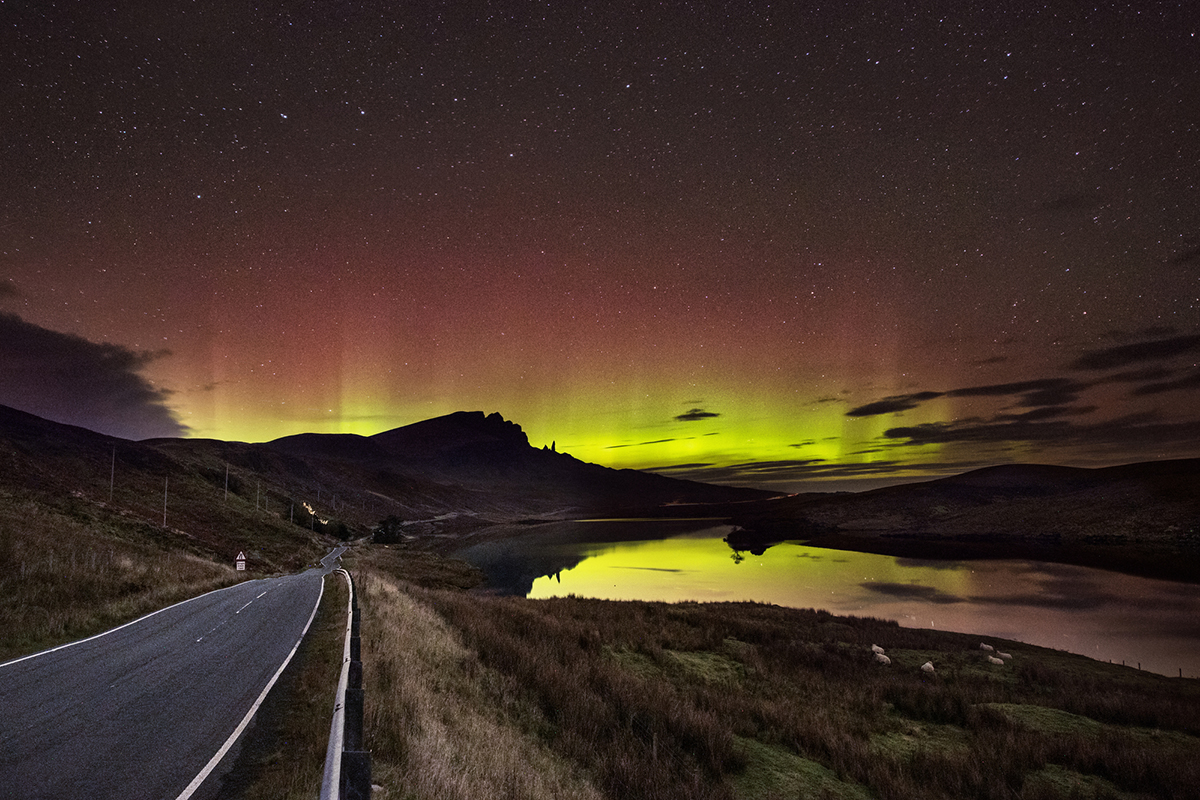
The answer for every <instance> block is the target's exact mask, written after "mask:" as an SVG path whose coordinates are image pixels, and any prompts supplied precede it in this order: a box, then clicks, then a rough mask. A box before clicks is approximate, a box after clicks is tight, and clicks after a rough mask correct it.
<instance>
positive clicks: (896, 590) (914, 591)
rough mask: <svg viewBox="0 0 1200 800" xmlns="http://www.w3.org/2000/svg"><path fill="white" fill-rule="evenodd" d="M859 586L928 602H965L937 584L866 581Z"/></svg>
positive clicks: (893, 595)
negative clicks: (936, 585) (944, 590)
mask: <svg viewBox="0 0 1200 800" xmlns="http://www.w3.org/2000/svg"><path fill="white" fill-rule="evenodd" d="M859 586H861V587H863V588H864V589H870V590H871V591H872V592H875V593H877V594H885V595H887V596H888V597H900V598H904V599H916V600H924V601H925V602H927V603H942V604H949V603H961V602H963V599H962V598H961V597H958V596H957V595H953V594H946V593H945V592H943V591H942V590H941V589H938V588H937V587H935V586H920V585H918V584H913V583H877V582H875V581H865V582H863V583H860V584H859Z"/></svg>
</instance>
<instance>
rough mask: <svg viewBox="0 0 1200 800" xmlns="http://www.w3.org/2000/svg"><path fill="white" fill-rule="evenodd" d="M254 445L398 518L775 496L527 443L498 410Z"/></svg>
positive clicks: (644, 508) (558, 514)
mask: <svg viewBox="0 0 1200 800" xmlns="http://www.w3.org/2000/svg"><path fill="white" fill-rule="evenodd" d="M255 447H259V448H262V449H264V450H269V451H273V452H276V453H281V454H287V455H289V456H292V457H295V458H300V459H303V460H304V461H306V462H307V463H308V464H309V465H310V466H311V467H312V468H314V469H317V470H319V471H320V472H321V473H322V474H323V475H325V476H328V477H329V479H330V480H331V481H332V480H333V477H334V476H336V477H337V481H336V482H337V483H339V484H341V485H343V486H347V487H358V488H359V489H360V490H366V491H368V492H370V493H371V494H372V495H373V496H375V497H376V498H377V500H378V503H376V505H377V506H378V507H380V508H381V509H382V510H387V511H388V512H389V514H394V515H398V516H400V517H402V518H404V519H412V520H421V519H429V518H431V517H434V516H437V515H444V514H456V515H459V516H462V515H470V516H475V517H481V518H488V519H490V520H491V521H511V520H514V519H522V518H526V517H542V518H566V517H573V516H581V515H626V514H631V513H652V512H653V511H654V509H656V508H658V507H661V506H664V505H668V504H682V503H688V504H695V503H706V504H717V503H736V502H746V501H752V500H759V499H763V498H767V497H771V496H774V495H773V494H772V493H770V492H764V491H760V490H757V489H742V488H735V487H728V486H716V485H712V484H705V483H697V482H695V481H685V480H677V479H674V478H665V477H663V476H660V475H654V474H651V473H646V472H638V471H636V470H615V469H610V468H608V467H602V466H599V465H596V464H589V463H587V462H584V461H580V460H578V459H576V458H574V457H573V456H570V455H567V454H566V453H559V452H555V451H553V450H549V449H544V448H543V449H538V448H535V447H532V446H531V445H530V444H529V438H528V436H526V434H525V432H524V431H523V430H521V426H520V425H518V424H516V423H514V422H511V421H509V420H506V419H504V418H503V417H502V416H501V415H500V414H498V413H494V414H490V415H487V416H485V415H484V414H483V412H481V411H470V412H468V411H460V412H457V413H454V414H448V415H446V416H443V417H437V418H434V419H429V420H424V421H422V422H417V423H414V424H412V425H406V426H404V427H402V428H396V429H394V430H390V431H385V432H383V433H378V434H375V435H373V436H349V435H332V434H311V433H310V434H301V435H299V436H288V437H284V438H282V439H277V440H275V441H272V442H267V443H266V444H263V445H255Z"/></svg>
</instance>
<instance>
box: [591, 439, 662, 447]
mask: <svg viewBox="0 0 1200 800" xmlns="http://www.w3.org/2000/svg"><path fill="white" fill-rule="evenodd" d="M673 441H675V440H674V439H655V440H654V441H651V442H636V443H634V444H610V445H609V446H608V447H606V448H604V449H605V450H619V449H621V448H622V447H642V446H644V445H648V444H666V443H667V442H673Z"/></svg>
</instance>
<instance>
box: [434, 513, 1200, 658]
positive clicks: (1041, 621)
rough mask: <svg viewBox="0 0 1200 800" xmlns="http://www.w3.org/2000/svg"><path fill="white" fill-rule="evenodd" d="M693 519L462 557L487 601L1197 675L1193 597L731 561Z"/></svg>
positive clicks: (936, 568)
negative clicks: (942, 636)
mask: <svg viewBox="0 0 1200 800" xmlns="http://www.w3.org/2000/svg"><path fill="white" fill-rule="evenodd" d="M730 530H731V528H730V527H729V526H727V525H717V524H714V523H712V522H703V521H662V520H655V521H613V520H606V521H598V522H570V523H557V524H554V525H544V526H538V527H537V528H534V529H532V530H531V531H530V532H529V533H528V534H524V535H521V536H518V537H515V538H511V539H505V540H503V541H498V542H488V543H485V544H480V545H475V546H473V547H468V548H465V549H463V550H461V551H459V552H458V553H456V555H457V556H458V557H460V558H464V559H466V560H467V561H470V562H472V563H474V564H476V565H477V566H479V567H480V568H482V569H483V570H484V571H485V572H486V573H487V574H488V577H489V582H490V584H491V585H492V586H494V587H496V588H497V589H498V590H499V591H501V592H505V593H508V594H521V595H525V596H528V597H533V598H539V597H556V596H565V595H568V594H574V595H578V596H582V597H598V598H605V599H610V600H665V601H680V600H699V601H730V600H754V601H759V602H765V603H775V604H777V605H782V606H791V607H794V608H821V609H826V610H828V611H830V612H831V613H834V614H853V615H858V616H871V617H879V618H883V619H893V620H896V621H897V622H899V623H900V624H901V625H905V626H908V627H928V628H937V629H940V630H950V631H961V632H966V633H977V634H979V635H980V636H981V637H988V636H996V637H1002V638H1005V639H1015V640H1017V641H1022V642H1027V643H1030V644H1036V645H1042V646H1045V647H1053V648H1057V649H1059V650H1068V651H1071V652H1074V653H1081V654H1083V655H1087V656H1091V657H1092V658H1096V659H1100V660H1103V661H1113V662H1115V663H1121V662H1124V663H1126V664H1129V665H1130V666H1136V665H1138V664H1139V663H1140V664H1141V667H1142V668H1143V669H1149V670H1153V671H1155V672H1160V673H1162V674H1164V675H1171V676H1177V675H1179V673H1180V670H1181V669H1182V671H1183V675H1184V676H1187V677H1200V586H1196V585H1192V584H1183V583H1175V582H1172V581H1159V580H1151V579H1148V578H1137V577H1132V576H1128V575H1121V574H1119V573H1114V572H1106V571H1104V570H1097V569H1089V568H1086V567H1074V566H1069V565H1063V564H1048V563H1044V562H1037V561H1021V560H1006V561H928V560H917V559H904V558H896V557H894V556H881V555H874V554H870V553H855V552H850V551H845V550H827V549H822V548H818V547H807V546H803V545H796V544H780V545H776V546H774V547H771V548H769V549H767V550H766V551H765V552H764V553H763V554H762V555H754V554H752V553H750V552H745V551H743V552H741V553H735V552H734V551H732V550H731V549H730V548H729V546H728V545H727V544H725V542H724V541H722V539H723V538H724V536H725V535H726V534H728V533H729V531H730Z"/></svg>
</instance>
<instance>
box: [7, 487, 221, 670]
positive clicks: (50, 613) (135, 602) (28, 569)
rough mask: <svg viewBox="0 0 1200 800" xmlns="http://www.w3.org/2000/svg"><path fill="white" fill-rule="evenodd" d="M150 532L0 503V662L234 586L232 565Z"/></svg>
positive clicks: (23, 503) (128, 523)
mask: <svg viewBox="0 0 1200 800" xmlns="http://www.w3.org/2000/svg"><path fill="white" fill-rule="evenodd" d="M149 528H150V526H149V525H146V524H145V523H142V522H140V521H137V520H125V521H122V522H121V523H119V524H116V525H112V526H105V525H102V524H101V525H98V524H96V522H95V521H93V520H80V519H78V518H77V517H74V516H72V515H70V514H68V513H64V512H63V511H62V510H60V509H56V508H53V507H49V506H46V505H44V504H42V503H37V502H34V501H32V500H14V499H11V498H9V499H7V501H5V502H0V533H2V534H3V535H0V661H5V660H8V659H10V658H13V657H16V656H19V655H23V654H25V653H29V652H35V651H37V650H40V649H42V648H45V647H50V646H53V645H56V644H60V643H63V642H67V641H72V640H74V639H78V638H81V637H85V636H89V635H92V634H94V633H98V632H100V631H103V630H107V629H108V628H111V627H113V626H115V625H118V624H121V623H123V622H127V621H129V620H131V619H136V618H137V617H139V616H142V615H143V614H148V613H150V612H151V611H156V610H158V609H160V608H163V607H165V606H168V605H171V604H172V603H176V602H179V601H181V600H186V599H187V598H189V597H194V596H196V595H198V594H202V593H204V592H206V591H210V590H212V589H218V588H221V587H223V586H229V585H231V584H233V583H236V582H237V581H238V580H240V576H239V574H238V573H237V572H235V571H234V569H233V566H232V565H222V564H217V563H214V562H213V561H212V560H210V559H206V558H203V557H201V556H198V555H196V554H194V553H191V552H189V551H188V550H186V549H183V548H167V547H163V546H160V545H159V544H157V543H156V539H157V538H158V536H157V535H156V534H155V532H153V531H151V530H149Z"/></svg>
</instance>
